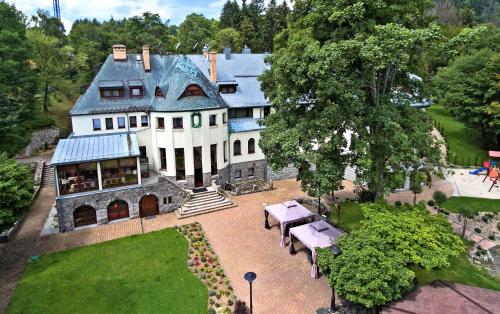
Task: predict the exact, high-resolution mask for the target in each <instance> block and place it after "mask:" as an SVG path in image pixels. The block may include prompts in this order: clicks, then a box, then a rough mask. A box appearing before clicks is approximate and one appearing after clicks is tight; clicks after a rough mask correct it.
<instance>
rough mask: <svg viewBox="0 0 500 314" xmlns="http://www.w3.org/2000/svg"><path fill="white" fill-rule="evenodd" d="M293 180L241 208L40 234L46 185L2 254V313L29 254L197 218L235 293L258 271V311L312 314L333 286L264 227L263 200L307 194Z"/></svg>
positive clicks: (241, 293)
mask: <svg viewBox="0 0 500 314" xmlns="http://www.w3.org/2000/svg"><path fill="white" fill-rule="evenodd" d="M303 195H304V194H303V193H302V192H301V191H300V188H299V184H298V183H297V182H296V181H295V180H282V181H276V182H275V189H274V190H273V191H266V192H260V193H255V194H248V195H243V196H238V197H235V198H234V201H235V202H236V203H237V204H238V206H237V207H234V208H230V209H226V210H223V211H219V212H214V213H210V214H206V215H201V216H196V217H192V218H187V219H182V220H178V219H177V218H176V216H175V215H174V214H173V213H172V214H165V215H159V216H157V217H156V218H154V219H131V220H128V221H123V222H118V223H114V224H108V225H103V226H99V227H95V228H89V229H83V230H79V231H74V232H69V233H65V234H54V235H49V236H46V237H43V238H39V234H40V230H41V229H42V227H43V224H44V222H45V220H46V218H47V215H48V213H49V211H50V208H51V206H52V204H53V200H54V190H53V189H52V188H43V189H42V190H41V191H40V194H39V197H38V198H37V200H36V201H35V202H34V203H33V206H32V209H31V210H30V212H29V213H28V216H27V217H26V219H25V222H24V223H23V225H22V226H21V227H20V230H19V232H18V233H17V235H16V236H15V238H14V239H13V240H12V241H11V242H10V243H9V244H8V245H5V246H4V247H3V248H2V255H1V256H0V266H1V269H0V295H1V296H2V298H1V300H0V312H4V311H5V309H6V307H7V305H8V300H9V299H10V296H11V295H12V292H13V290H14V289H15V285H16V282H17V280H18V278H19V275H20V274H21V272H22V271H23V270H24V268H25V267H26V264H27V262H28V260H29V258H30V256H31V255H35V254H36V255H38V254H45V253H48V252H53V251H60V250H65V249H69V248H74V247H80V246H85V245H90V244H94V243H99V242H103V241H109V240H112V239H117V238H121V237H126V236H130V235H134V234H140V233H142V232H151V231H155V230H160V229H164V228H168V227H173V226H175V225H178V224H184V223H190V222H193V221H199V222H200V223H201V224H202V226H203V228H204V229H205V232H206V234H207V236H208V239H209V240H210V242H211V243H212V246H213V248H214V250H215V251H216V252H217V254H218V255H219V257H220V261H221V263H222V265H223V267H224V269H225V270H226V273H227V275H228V276H229V278H230V280H231V282H232V284H233V287H234V289H235V292H236V295H237V296H238V297H239V298H241V299H243V300H245V301H247V302H248V298H249V293H248V283H247V282H246V281H244V280H243V274H244V273H245V272H247V271H254V272H256V273H257V280H256V281H255V283H254V312H255V313H313V312H314V311H315V310H316V309H317V308H319V307H322V306H326V305H328V304H329V300H330V293H331V292H330V291H331V290H330V288H329V287H328V285H327V282H326V280H325V279H324V278H319V279H316V280H315V279H312V278H310V277H309V271H310V265H309V263H308V262H307V258H306V254H305V252H303V251H299V254H297V255H295V256H291V255H289V254H288V248H281V247H280V246H279V231H278V227H277V226H275V227H273V228H272V229H271V230H270V231H268V230H266V229H264V227H263V222H264V215H263V207H262V204H263V203H268V204H272V203H277V202H282V201H285V200H288V199H291V198H293V197H296V196H303Z"/></svg>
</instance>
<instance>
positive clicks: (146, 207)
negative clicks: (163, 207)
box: [139, 194, 160, 217]
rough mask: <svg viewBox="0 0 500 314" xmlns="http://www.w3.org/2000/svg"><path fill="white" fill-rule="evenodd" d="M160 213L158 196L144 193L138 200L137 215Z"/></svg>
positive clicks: (144, 215) (146, 215)
mask: <svg viewBox="0 0 500 314" xmlns="http://www.w3.org/2000/svg"><path fill="white" fill-rule="evenodd" d="M159 213H160V206H159V204H158V198H157V197H156V196H155V195H153V194H150V195H145V196H143V197H142V198H141V200H140V201H139V215H140V216H141V217H149V216H154V215H158V214H159Z"/></svg>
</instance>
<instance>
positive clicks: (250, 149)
mask: <svg viewBox="0 0 500 314" xmlns="http://www.w3.org/2000/svg"><path fill="white" fill-rule="evenodd" d="M248 153H249V154H253V153H255V140H254V139H253V138H251V139H249V140H248Z"/></svg>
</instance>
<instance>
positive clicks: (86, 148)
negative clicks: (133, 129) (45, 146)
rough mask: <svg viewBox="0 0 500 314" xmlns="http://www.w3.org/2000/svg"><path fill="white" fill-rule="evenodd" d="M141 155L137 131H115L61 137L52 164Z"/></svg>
mask: <svg viewBox="0 0 500 314" xmlns="http://www.w3.org/2000/svg"><path fill="white" fill-rule="evenodd" d="M137 156H140V152H139V145H138V144H137V136H136V134H135V133H114V134H103V135H93V136H78V137H69V138H67V139H61V140H60V141H59V143H58V144H57V147H56V151H55V152H54V156H53V157H52V161H51V163H50V164H51V165H53V166H57V165H62V164H76V163H83V162H89V161H98V160H108V159H118V158H127V157H137Z"/></svg>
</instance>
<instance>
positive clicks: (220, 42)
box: [211, 28, 243, 51]
mask: <svg viewBox="0 0 500 314" xmlns="http://www.w3.org/2000/svg"><path fill="white" fill-rule="evenodd" d="M242 46H243V40H242V39H241V35H240V33H239V32H238V31H237V30H235V29H234V28H225V29H221V30H220V31H218V32H217V34H216V35H215V38H214V40H213V41H212V45H211V49H215V50H217V51H222V49H224V48H226V47H229V48H232V49H233V51H240V50H241V48H242Z"/></svg>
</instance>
